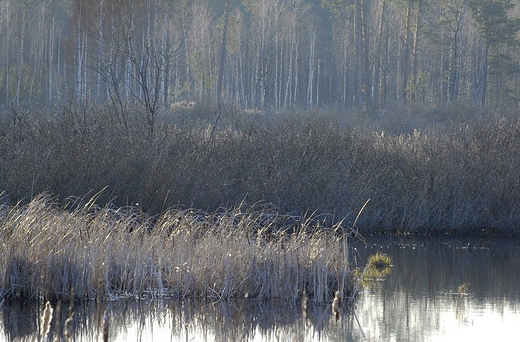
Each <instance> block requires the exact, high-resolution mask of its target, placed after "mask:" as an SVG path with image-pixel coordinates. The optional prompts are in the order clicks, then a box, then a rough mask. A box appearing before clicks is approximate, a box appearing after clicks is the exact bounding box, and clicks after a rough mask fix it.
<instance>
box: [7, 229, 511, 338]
mask: <svg viewBox="0 0 520 342" xmlns="http://www.w3.org/2000/svg"><path fill="white" fill-rule="evenodd" d="M376 251H382V252H385V253H387V254H389V255H391V256H392V257H393V263H394V267H393V269H392V272H391V274H390V275H389V276H388V277H387V278H386V279H385V280H382V281H376V282H370V283H366V284H365V286H364V291H363V293H362V294H361V295H360V297H359V299H358V301H357V302H356V304H355V306H354V310H352V311H351V312H349V313H345V314H344V315H343V316H342V317H341V318H340V319H339V321H336V320H335V319H334V318H333V317H332V315H331V308H330V306H328V305H327V306H312V305H309V306H308V308H307V310H306V311H305V312H304V311H302V308H301V306H300V305H299V304H298V303H294V304H291V303H289V304H288V303H263V302H260V303H259V302H254V303H252V302H250V301H247V300H237V301H231V302H228V303H222V302H217V303H203V302H198V301H193V300H192V301H149V300H147V301H136V300H119V301H113V302H104V303H100V304H96V303H90V304H88V305H81V306H74V307H73V308H72V310H73V311H74V326H73V329H72V330H73V334H74V340H75V341H101V340H102V331H101V330H102V328H101V327H102V321H103V314H104V313H105V312H107V313H108V317H109V336H110V338H109V340H110V341H125V342H128V341H186V342H188V341H204V342H205V341H458V342H460V341H489V340H492V339H494V340H497V341H517V340H520V337H519V336H518V335H519V333H518V332H519V331H520V330H519V328H520V282H519V281H520V240H518V239H493V240H486V239H482V240H478V239H427V238H420V239H418V238H384V239H369V240H368V241H366V243H365V244H356V246H355V251H354V254H355V256H356V258H357V259H358V260H360V261H361V260H366V258H367V256H368V255H370V254H374V253H375V252H376ZM461 285H463V286H462V287H461ZM69 310H70V308H69V307H68V304H63V305H62V306H61V308H60V309H59V312H58V310H55V317H61V319H60V320H58V319H55V320H54V321H53V327H52V328H51V335H50V336H49V341H52V340H53V339H54V337H55V336H56V335H55V334H57V333H59V334H60V335H61V334H62V332H63V322H64V321H65V319H66V317H67V316H68V311H69ZM0 315H1V320H0V341H42V340H43V339H41V337H40V336H39V335H38V331H39V330H40V320H41V317H42V308H41V307H40V306H38V305H35V304H27V303H25V304H23V305H22V304H20V303H17V304H13V305H8V304H5V303H4V304H3V305H2V308H1V310H0ZM60 337H63V336H60Z"/></svg>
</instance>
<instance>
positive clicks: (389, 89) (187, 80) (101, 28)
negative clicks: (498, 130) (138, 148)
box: [0, 0, 520, 124]
mask: <svg viewBox="0 0 520 342" xmlns="http://www.w3.org/2000/svg"><path fill="white" fill-rule="evenodd" d="M518 12H519V8H518V6H517V5H515V2H513V1H512V0H323V1H319V0H219V1H209V0H125V1H122V0H75V1H72V0H44V1H35V0H17V1H14V0H13V1H9V0H4V1H1V2H0V33H1V34H0V104H1V105H4V106H18V105H22V104H31V105H33V104H42V105H54V104H56V103H62V102H64V101H74V102H79V103H83V104H91V103H96V102H100V103H106V102H109V103H112V104H113V105H114V110H115V113H116V114H117V115H118V116H119V118H120V120H121V122H123V123H124V121H125V115H126V113H125V111H126V108H127V107H126V106H127V105H128V104H129V103H134V104H140V105H142V106H143V108H144V109H145V110H146V113H147V114H148V120H149V123H151V124H153V121H154V119H155V115H156V113H157V112H158V111H159V110H160V109H161V108H170V107H171V105H172V104H174V103H178V102H180V101H188V102H189V101H196V102H199V101H208V100H209V101H216V100H219V101H224V102H225V103H227V104H232V105H236V106H239V107H241V108H258V109H265V110H272V109H279V108H310V107H321V106H334V107H352V106H367V107H372V106H386V105H388V104H395V103H400V104H402V103H421V104H427V105H430V104H431V105H444V104H453V103H464V104H466V105H471V106H484V105H492V104H497V103H500V104H503V103H506V102H511V103H514V104H516V103H518V101H519V96H520V67H519V61H520V51H519V48H518V47H519V44H518V32H519V29H520V22H519V20H518V19H517V18H518V17H519V15H518Z"/></svg>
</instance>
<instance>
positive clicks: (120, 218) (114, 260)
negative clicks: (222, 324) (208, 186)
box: [0, 196, 352, 303]
mask: <svg viewBox="0 0 520 342" xmlns="http://www.w3.org/2000/svg"><path fill="white" fill-rule="evenodd" d="M0 217H1V218H2V222H1V224H0V241H2V244H3V246H2V247H3V248H2V250H1V252H0V253H1V255H0V295H1V296H2V297H4V298H7V299H16V298H21V299H40V298H46V299H48V300H67V299H70V297H71V296H74V297H75V298H76V299H107V298H108V299H114V298H122V297H138V298H145V297H149V298H152V297H159V298H171V297H201V298H213V299H218V300H220V299H228V298H252V299H258V300H263V299H266V300H284V301H296V300H300V299H301V298H302V296H303V295H304V294H305V295H306V296H307V297H308V298H309V300H310V301H314V302H317V303H330V302H331V301H332V298H333V297H334V292H335V291H336V290H338V289H339V288H341V289H343V291H344V292H345V297H349V296H351V295H352V293H351V292H352V288H351V286H350V279H351V278H350V268H351V265H350V264H349V259H348V253H349V248H348V244H347V238H348V234H349V232H350V231H349V230H346V229H344V228H343V227H341V226H339V225H336V226H333V227H332V228H330V229H324V228H322V227H321V226H319V225H317V221H315V220H310V219H309V220H306V221H303V222H302V221H294V222H292V223H291V224H289V223H288V221H287V217H282V216H278V217H273V216H270V215H269V213H268V212H267V211H266V210H265V209H264V208H263V207H261V208H254V207H252V208H245V207H237V208H236V209H233V210H220V211H218V212H215V213H213V214H208V213H205V212H201V211H196V210H193V209H169V210H167V211H165V212H164V213H163V214H162V215H161V216H159V217H149V216H147V215H145V214H143V213H141V212H139V211H138V210H137V209H136V208H134V207H129V208H113V207H97V206H95V205H93V204H92V203H91V202H88V203H86V204H84V205H81V206H77V208H76V209H74V210H64V209H63V208H62V207H59V206H57V205H55V204H53V203H52V202H51V201H50V198H49V197H48V196H38V197H36V198H35V199H33V200H32V201H31V202H30V203H28V204H27V205H19V206H15V207H7V206H6V207H4V208H2V209H1V210H0Z"/></svg>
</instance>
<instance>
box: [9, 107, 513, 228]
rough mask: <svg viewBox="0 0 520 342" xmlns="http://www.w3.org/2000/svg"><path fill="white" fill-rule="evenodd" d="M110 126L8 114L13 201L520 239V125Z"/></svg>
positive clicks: (455, 114) (377, 116)
mask: <svg viewBox="0 0 520 342" xmlns="http://www.w3.org/2000/svg"><path fill="white" fill-rule="evenodd" d="M110 113H111V109H110V108H109V109H103V108H90V109H88V110H80V109H74V108H61V109H60V110H55V111H52V112H50V111H49V112H45V111H30V112H22V111H14V110H13V111H9V112H4V113H3V115H2V116H1V121H0V137H1V138H0V151H1V153H0V156H1V158H0V189H2V190H3V191H4V192H3V196H4V200H5V201H7V202H9V203H15V202H17V201H18V200H20V199H23V200H24V203H25V202H27V201H28V200H30V199H32V198H34V197H35V196H36V195H38V194H40V193H42V192H45V191H46V192H48V193H50V194H53V195H56V196H58V195H59V196H61V199H59V201H60V202H61V201H62V200H64V199H65V198H67V197H68V196H77V195H85V196H86V198H87V199H88V198H90V197H91V196H93V195H94V193H96V192H98V191H101V193H100V195H99V196H98V197H97V203H99V204H105V203H109V202H111V203H112V204H114V205H117V206H126V205H133V206H136V203H138V207H139V208H140V210H142V211H144V212H146V213H150V214H158V213H161V212H163V211H164V210H166V209H168V208H171V207H175V206H177V205H182V206H191V207H195V208H201V209H204V210H208V211H214V210H217V209H218V208H219V207H222V206H224V207H235V206H236V205H239V204H240V203H241V202H243V201H245V202H246V203H249V204H251V203H256V202H262V203H265V202H267V203H274V204H275V205H276V206H277V207H276V208H275V209H273V210H275V211H276V210H277V211H279V212H281V213H291V215H294V216H296V217H298V216H300V215H303V214H305V212H308V211H310V212H312V211H314V210H316V213H317V214H319V215H321V214H324V213H326V214H330V215H331V216H328V217H324V219H327V220H326V221H327V223H330V222H331V220H329V219H331V218H332V219H335V220H338V221H339V220H341V219H343V218H346V219H345V221H344V223H345V224H346V226H352V225H353V224H354V221H355V218H356V215H357V214H358V212H359V211H360V209H361V208H362V207H363V205H364V204H365V202H366V201H367V200H370V201H369V203H368V204H367V206H366V207H365V209H364V210H363V212H362V215H361V216H360V218H359V220H358V222H357V227H358V228H359V229H361V231H362V232H365V233H366V232H371V233H374V232H398V231H400V232H409V233H410V232H413V233H424V234H428V233H452V234H458V233H468V232H469V233H477V232H478V233H482V232H483V231H484V232H493V233H501V234H517V233H518V232H517V227H518V224H519V222H520V214H519V211H518V208H519V207H520V183H519V180H520V174H519V173H520V167H519V165H520V144H519V143H518V142H519V141H520V119H519V118H518V115H517V114H516V112H515V111H511V112H509V113H507V112H505V111H502V112H500V113H492V112H487V111H483V112H480V113H477V112H475V111H471V110H468V109H465V108H452V110H451V111H447V110H409V111H401V112H396V111H390V112H383V111H381V112H376V113H372V114H370V113H367V112H359V113H353V112H350V113H349V115H348V116H346V115H341V114H340V113H339V112H335V113H334V112H330V111H328V112H327V113H324V112H319V111H314V112H304V113H302V112H295V113H285V114H282V113H278V114H273V115H263V114H254V113H249V114H247V113H244V112H243V111H234V110H225V109H222V108H218V107H196V108H194V109H190V110H183V111H178V112H175V113H170V115H168V116H166V117H162V116H160V117H158V118H157V122H156V126H155V129H154V130H153V133H152V132H151V131H150V130H149V129H147V128H146V127H147V125H146V121H145V116H144V115H142V113H141V112H139V111H137V110H136V111H135V112H132V113H131V115H129V116H128V120H127V125H126V126H125V125H123V124H121V123H118V121H117V118H115V117H114V116H111V115H110ZM195 118H197V119H195ZM215 118H217V119H216V120H215ZM454 118H457V119H456V120H455V119H454ZM264 201H265V202H264ZM308 214H309V212H308Z"/></svg>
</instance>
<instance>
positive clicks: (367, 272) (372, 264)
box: [354, 251, 393, 281]
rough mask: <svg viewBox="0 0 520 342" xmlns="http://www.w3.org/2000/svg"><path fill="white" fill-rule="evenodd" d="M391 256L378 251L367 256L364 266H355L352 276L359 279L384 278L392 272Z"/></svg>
mask: <svg viewBox="0 0 520 342" xmlns="http://www.w3.org/2000/svg"><path fill="white" fill-rule="evenodd" d="M392 266H393V265H392V257H391V256H389V255H388V254H386V253H382V252H380V251H378V252H376V253H375V254H372V255H370V256H369V257H368V261H367V264H366V266H365V268H363V269H360V268H356V269H355V270H354V276H355V277H356V278H357V279H360V280H361V281H367V280H378V279H384V278H386V277H387V276H388V275H389V274H390V273H391V272H392Z"/></svg>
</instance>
